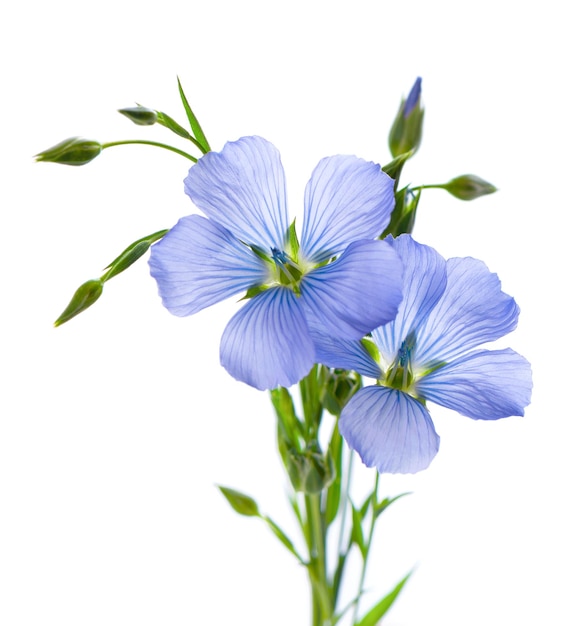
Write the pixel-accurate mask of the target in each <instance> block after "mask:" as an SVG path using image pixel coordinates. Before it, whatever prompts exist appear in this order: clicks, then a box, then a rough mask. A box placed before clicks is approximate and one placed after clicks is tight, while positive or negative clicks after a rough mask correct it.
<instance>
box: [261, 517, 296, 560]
mask: <svg viewBox="0 0 583 626" xmlns="http://www.w3.org/2000/svg"><path fill="white" fill-rule="evenodd" d="M263 519H264V520H265V522H266V524H267V525H268V526H269V528H271V530H272V531H273V534H274V535H275V536H276V537H277V538H278V539H279V540H280V541H281V543H283V545H284V546H285V547H286V548H287V549H288V550H289V551H290V552H291V553H292V554H293V555H294V556H295V557H296V558H297V559H298V561H300V563H301V564H302V565H306V562H305V561H304V559H302V557H301V556H300V555H299V553H298V551H297V550H296V548H295V546H294V544H293V543H292V541H291V539H290V538H289V537H288V536H287V535H286V534H285V533H284V532H283V530H282V529H281V528H280V527H279V526H278V525H277V524H276V523H275V522H274V521H273V520H272V519H271V518H270V517H268V516H267V515H265V516H264V517H263Z"/></svg>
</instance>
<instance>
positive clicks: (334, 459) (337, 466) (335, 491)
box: [325, 423, 343, 526]
mask: <svg viewBox="0 0 583 626" xmlns="http://www.w3.org/2000/svg"><path fill="white" fill-rule="evenodd" d="M342 444H343V439H342V435H341V434H340V431H339V430H338V423H336V425H335V426H334V430H333V431H332V437H331V438H330V445H329V446H328V453H327V454H328V456H329V458H330V462H331V463H332V464H333V466H334V470H335V478H334V480H333V481H332V483H331V484H330V486H329V487H328V489H327V490H326V509H325V519H326V525H327V526H330V524H332V522H333V521H334V520H335V519H336V516H337V515H338V510H339V508H340V501H341V498H342Z"/></svg>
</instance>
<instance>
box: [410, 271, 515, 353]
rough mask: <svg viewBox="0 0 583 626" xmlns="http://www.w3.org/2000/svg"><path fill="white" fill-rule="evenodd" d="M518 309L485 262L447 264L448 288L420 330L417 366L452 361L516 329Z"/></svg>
mask: <svg viewBox="0 0 583 626" xmlns="http://www.w3.org/2000/svg"><path fill="white" fill-rule="evenodd" d="M518 314H519V308H518V306H517V304H516V302H515V301H514V299H513V298H511V297H510V296H509V295H507V294H505V293H504V292H503V291H502V290H501V288H500V280H499V279H498V276H497V275H496V274H494V273H492V272H490V270H489V269H488V268H487V267H486V265H485V264H484V263H483V262H482V261H478V260H477V259H472V258H463V259H460V258H455V259H449V260H448V261H447V287H446V289H445V292H444V293H443V296H442V297H441V299H440V300H439V302H438V303H437V304H436V306H435V307H434V308H433V309H432V311H431V312H430V313H429V315H428V316H427V317H426V318H425V320H424V321H423V323H422V324H421V325H420V327H419V329H418V336H417V353H416V356H415V361H416V362H417V363H430V362H434V361H451V360H452V359H453V358H455V357H456V356H458V355H460V354H463V353H464V352H467V351H468V350H471V349H472V348H475V347H477V346H479V345H481V344H483V343H486V342H488V341H495V340H496V339H499V338H500V337H503V336H504V335H506V334H507V333H509V332H510V331H511V330H514V328H516V324H517V322H518Z"/></svg>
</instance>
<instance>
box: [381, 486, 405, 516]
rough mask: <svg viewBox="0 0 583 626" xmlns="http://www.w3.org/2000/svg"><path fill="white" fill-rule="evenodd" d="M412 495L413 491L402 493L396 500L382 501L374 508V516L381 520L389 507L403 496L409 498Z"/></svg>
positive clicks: (387, 499) (386, 499)
mask: <svg viewBox="0 0 583 626" xmlns="http://www.w3.org/2000/svg"><path fill="white" fill-rule="evenodd" d="M412 493H413V492H412V491H406V492H405V493H400V494H399V495H398V496H395V497H394V498H385V499H384V500H381V501H380V502H378V503H377V505H376V506H375V508H374V516H375V517H376V518H379V517H380V515H381V513H382V512H383V511H385V510H386V509H388V508H389V506H390V505H391V504H393V502H396V501H397V500H399V499H400V498H402V497H403V496H409V495H411V494H412Z"/></svg>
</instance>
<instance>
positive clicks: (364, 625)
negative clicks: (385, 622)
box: [355, 571, 413, 626]
mask: <svg viewBox="0 0 583 626" xmlns="http://www.w3.org/2000/svg"><path fill="white" fill-rule="evenodd" d="M412 573H413V571H410V572H409V573H408V574H407V575H406V576H405V578H403V579H402V580H401V581H399V582H398V583H397V584H396V585H395V587H394V588H393V589H392V590H391V591H389V593H387V595H386V596H384V597H383V598H381V600H379V602H377V603H376V604H375V605H374V606H373V607H372V609H371V610H370V611H369V612H368V613H367V614H366V615H365V616H364V617H363V618H362V619H361V620H360V621H358V622H357V623H356V625H355V626H377V624H378V623H379V622H380V620H381V619H382V618H383V617H384V616H385V615H386V614H387V612H388V611H389V609H390V608H391V606H393V603H394V602H395V600H396V599H397V596H398V595H399V594H400V593H401V590H402V589H403V587H404V586H405V583H406V582H407V581H408V580H409V577H410V576H411V574H412Z"/></svg>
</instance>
